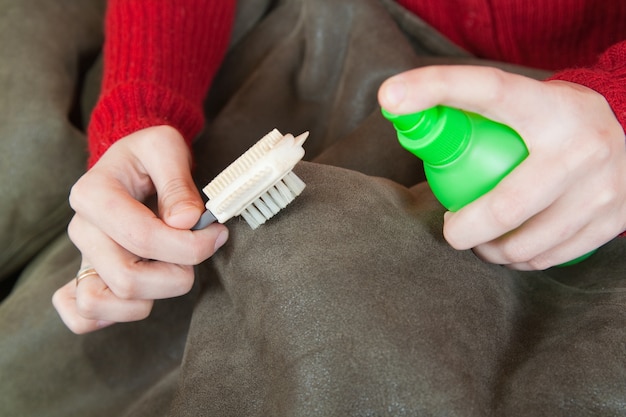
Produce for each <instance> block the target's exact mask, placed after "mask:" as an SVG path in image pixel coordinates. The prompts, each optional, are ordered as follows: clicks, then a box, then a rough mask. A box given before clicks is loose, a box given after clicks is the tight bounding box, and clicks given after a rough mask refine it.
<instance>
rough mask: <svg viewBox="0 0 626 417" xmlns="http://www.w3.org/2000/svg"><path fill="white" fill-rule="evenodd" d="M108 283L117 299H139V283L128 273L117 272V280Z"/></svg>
mask: <svg viewBox="0 0 626 417" xmlns="http://www.w3.org/2000/svg"><path fill="white" fill-rule="evenodd" d="M108 281H109V282H107V285H108V287H109V289H110V290H111V292H112V293H113V294H115V296H116V297H117V298H120V299H122V300H133V299H136V298H137V295H138V294H139V289H138V287H137V283H136V282H137V281H136V280H135V279H134V278H133V276H132V275H130V274H128V273H127V272H125V271H123V270H120V271H118V272H117V275H116V277H115V279H112V280H111V279H110V280H108Z"/></svg>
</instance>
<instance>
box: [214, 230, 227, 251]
mask: <svg viewBox="0 0 626 417" xmlns="http://www.w3.org/2000/svg"><path fill="white" fill-rule="evenodd" d="M227 240H228V232H222V233H220V234H219V235H218V236H217V239H216V240H215V250H216V251H217V250H218V249H219V248H221V247H222V246H224V243H226V241H227Z"/></svg>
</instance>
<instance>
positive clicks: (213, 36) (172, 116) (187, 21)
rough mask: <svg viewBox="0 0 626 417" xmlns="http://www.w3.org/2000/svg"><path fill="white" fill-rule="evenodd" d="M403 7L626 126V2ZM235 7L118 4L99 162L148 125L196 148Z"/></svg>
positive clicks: (125, 0) (437, 1)
mask: <svg viewBox="0 0 626 417" xmlns="http://www.w3.org/2000/svg"><path fill="white" fill-rule="evenodd" d="M398 2H399V3H400V4H401V5H403V6H404V7H406V8H407V9H409V10H411V11H413V12H415V13H416V14H417V15H419V16H420V17H422V18H423V19H424V20H426V21H427V22H428V23H430V24H431V25H432V26H433V27H435V28H437V29H438V30H439V31H441V32H442V33H443V34H445V35H446V36H447V37H449V38H450V39H451V40H452V41H453V42H455V43H457V44H458V45H459V46H461V47H463V48H465V49H467V50H468V51H470V52H471V53H473V54H475V55H476V56H478V57H482V58H487V59H492V60H499V61H505V62H511V63H516V64H522V65H528V66H533V67H537V68H546V69H551V70H560V72H558V73H557V74H556V75H555V76H554V77H553V78H557V79H562V80H568V81H574V82H577V83H579V84H583V85H586V86H588V87H590V88H592V89H594V90H596V91H598V92H600V93H601V94H603V95H604V96H605V97H606V98H607V100H608V101H609V103H610V104H611V106H612V108H613V110H614V112H615V114H616V115H617V117H618V119H619V121H620V122H621V124H622V126H624V127H625V130H626V42H625V41H624V40H626V2H625V1H623V0H603V1H602V5H601V6H600V5H599V4H598V1H597V0H549V1H540V0H506V1H504V0H501V1H500V2H498V0H398ZM235 3H236V2H235V0H219V1H215V0H151V1H145V2H144V1H134V0H109V2H108V10H107V15H106V20H105V33H106V38H105V45H104V59H105V66H104V79H103V84H102V93H101V96H100V99H99V101H98V103H97V105H96V108H95V109H94V111H93V113H92V117H91V121H90V124H89V128H88V137H89V149H90V152H91V158H90V160H89V164H90V165H93V164H94V163H95V162H96V161H97V160H98V158H100V156H101V155H102V154H103V153H104V152H105V151H106V150H107V149H108V147H109V146H111V144H113V143H114V142H115V141H116V140H118V139H120V138H122V137H124V136H126V135H128V134H130V133H132V132H134V131H136V130H139V129H141V128H145V127H149V126H154V125H159V124H168V125H171V126H173V127H175V128H177V129H178V130H179V131H180V132H181V133H182V135H183V136H184V137H185V139H186V140H187V141H188V142H189V143H190V142H191V140H192V139H193V137H194V136H195V135H197V133H198V132H199V130H200V129H201V127H202V124H203V122H204V119H203V116H202V100H203V99H204V96H205V94H206V92H207V90H208V88H209V86H210V83H211V81H212V78H213V76H214V74H215V72H216V71H217V68H218V67H219V65H220V63H221V61H222V59H223V56H224V54H225V51H226V48H227V46H228V40H229V33H230V29H231V26H232V21H233V17H234V11H235ZM611 45H614V46H613V47H612V48H610V49H609V50H608V51H607V52H605V53H604V54H602V53H603V51H605V50H606V49H607V48H608V47H609V46H611ZM601 54H602V55H601ZM598 58H599V60H598ZM567 68H569V69H567Z"/></svg>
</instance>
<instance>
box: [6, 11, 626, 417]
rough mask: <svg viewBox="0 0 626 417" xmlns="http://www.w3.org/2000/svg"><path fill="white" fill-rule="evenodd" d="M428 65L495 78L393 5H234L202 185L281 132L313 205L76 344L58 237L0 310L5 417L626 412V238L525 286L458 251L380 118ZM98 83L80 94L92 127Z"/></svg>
mask: <svg viewBox="0 0 626 417" xmlns="http://www.w3.org/2000/svg"><path fill="white" fill-rule="evenodd" d="M4 1H5V2H6V0H4ZM79 3H80V4H83V3H81V2H79ZM12 4H14V5H17V4H18V2H13V3H12ZM19 4H22V3H19ZM86 4H88V3H87V2H85V6H82V7H85V8H86V9H89V7H88V6H86ZM89 4H91V3H89ZM15 7H17V6H15ZM20 7H21V6H20ZM25 7H26V6H25ZM90 7H91V6H90ZM25 10H26V9H25ZM0 22H4V20H0ZM84 23H85V24H86V22H83V21H80V19H77V20H76V21H73V25H76V26H77V27H78V26H80V25H82V24H84ZM2 24H6V23H2ZM90 24H91V23H90ZM94 26H97V25H95V24H94ZM0 30H3V29H2V27H0ZM64 30H70V29H68V28H65V29H64ZM72 30H74V29H72ZM94 30H95V29H94ZM61 32H63V31H61ZM94 33H95V32H94ZM59 39H60V42H61V41H62V42H61V43H62V45H65V43H64V42H67V43H68V45H69V46H67V49H64V48H62V47H61V46H59V48H60V49H64V52H63V54H69V55H71V54H72V53H74V52H76V50H75V49H72V48H73V46H72V45H73V43H72V42H74V41H71V40H67V39H65V38H63V37H62V36H61V37H60V38H59ZM36 46H37V45H32V44H31V47H32V48H36ZM41 53H43V52H41ZM61 55H62V54H61ZM63 56H65V55H63ZM58 59H63V57H62V56H60V57H59V58H58ZM435 62H436V63H449V64H454V63H460V62H462V63H475V64H476V65H496V64H494V63H490V62H484V61H479V60H476V59H473V58H471V57H469V56H468V55H467V54H466V53H464V52H463V51H460V50H459V49H458V48H456V47H454V46H453V45H451V44H449V43H448V42H447V41H446V40H445V39H444V38H442V37H441V36H440V35H439V34H437V33H435V32H433V31H432V29H430V28H428V26H427V25H425V24H424V23H423V22H421V21H419V19H416V18H414V17H412V16H410V15H408V14H406V13H405V12H404V11H403V10H402V9H401V8H399V7H398V6H396V5H395V4H393V3H392V2H389V1H382V2H381V1H379V0H343V1H341V2H339V1H337V0H284V1H278V2H272V1H269V0H267V1H265V0H248V1H244V2H242V5H241V6H240V9H239V15H238V20H237V26H236V29H235V36H234V37H233V44H232V48H231V50H230V53H229V55H228V57H227V60H226V62H225V63H224V66H223V68H222V71H221V73H220V74H219V76H218V78H217V80H216V82H215V87H214V88H213V90H212V91H211V94H210V96H209V98H208V100H207V106H206V110H207V119H208V123H207V127H206V129H205V131H204V132H203V133H202V135H201V136H200V137H199V138H198V140H197V142H196V147H195V151H196V152H195V155H196V162H197V167H198V168H197V172H196V178H197V181H198V185H199V186H202V185H204V184H205V183H206V182H208V181H209V180H210V179H211V178H213V176H215V175H216V174H217V173H219V171H220V170H221V169H222V168H224V167H225V166H226V165H228V164H229V163H230V162H231V161H232V160H233V159H235V158H236V157H237V156H239V155H240V154H241V153H242V152H243V151H245V150H246V149H247V148H248V147H249V146H250V145H251V144H252V143H254V142H255V141H256V140H257V139H258V138H259V137H261V136H262V135H264V134H265V133H267V132H268V131H269V130H271V129H272V128H278V129H279V130H281V131H282V132H283V133H287V132H290V133H294V134H297V133H301V132H302V131H304V130H309V131H310V132H311V136H310V138H309V139H308V141H307V142H306V144H305V148H306V150H307V155H306V159H307V161H305V162H302V163H300V164H299V165H298V166H297V167H296V172H297V174H298V175H299V176H300V177H301V178H302V179H303V180H304V181H305V182H306V184H307V188H306V189H305V191H304V192H303V194H302V195H301V196H300V197H298V198H297V199H296V200H295V201H294V202H293V203H292V204H291V205H289V206H288V207H287V208H286V209H285V210H283V211H282V212H281V213H279V214H278V215H277V216H276V217H275V218H273V219H272V220H270V221H269V222H268V223H266V224H265V225H263V226H262V227H260V228H259V229H257V230H255V231H253V230H251V229H250V228H249V227H248V225H247V224H246V223H245V222H244V221H243V220H240V219H233V220H231V221H230V222H229V223H228V226H229V228H230V231H231V238H230V240H229V242H228V243H227V244H226V245H225V246H224V247H223V248H222V249H221V250H220V251H218V253H217V254H216V255H215V256H214V257H213V258H212V259H210V260H209V261H207V262H205V263H203V264H202V265H200V266H199V267H198V268H197V282H196V285H195V287H194V289H193V290H192V291H191V292H190V294H188V295H186V296H184V297H180V298H177V299H172V300H163V301H159V302H157V303H156V305H155V310H154V312H153V314H152V315H151V316H150V317H149V318H148V319H146V320H144V321H141V322H138V323H131V324H123V325H116V326H113V327H111V328H108V329H104V330H102V331H100V332H97V333H93V334H89V335H85V336H75V335H73V334H71V333H70V332H69V331H68V330H67V329H65V328H64V326H63V324H62V323H61V321H60V319H59V318H58V316H57V315H56V313H55V311H54V309H53V308H52V305H51V303H50V297H51V296H52V293H53V291H54V290H55V289H56V288H57V287H58V286H60V285H62V284H64V283H65V282H67V280H69V279H71V278H72V276H73V275H74V274H75V272H76V270H77V269H78V265H79V258H78V253H77V251H76V249H74V248H73V246H72V245H71V243H70V242H69V240H68V239H67V237H66V236H65V234H64V233H61V234H60V235H58V236H57V237H56V239H55V241H54V242H52V243H50V244H48V245H47V246H46V248H45V249H44V250H43V251H40V252H39V254H38V255H37V256H36V257H35V259H33V260H32V261H31V262H29V264H28V265H27V267H26V269H25V270H24V271H23V272H22V274H21V276H20V279H19V281H18V284H17V286H16V287H15V288H14V290H13V292H12V293H11V294H10V295H9V296H8V297H7V298H6V299H5V300H4V301H3V302H2V304H0V374H1V375H2V377H1V378H0V393H1V394H2V395H0V415H2V416H4V415H6V416H64V417H67V416H81V417H84V416H146V417H148V416H150V417H155V416H289V417H293V416H514V417H517V416H624V415H626V314H625V313H624V311H625V306H626V273H625V272H626V241H624V240H623V239H619V240H615V241H613V242H610V243H609V244H607V245H606V246H604V247H603V248H601V249H600V250H599V251H598V252H597V253H596V254H595V255H594V256H593V257H591V258H590V259H588V260H587V261H585V262H584V263H582V264H580V265H577V266H574V267H570V268H561V269H558V268H557V269H551V270H548V271H544V272H532V273H523V272H515V271H510V270H507V269H505V268H502V267H499V266H495V265H490V264H486V263H484V262H481V261H480V260H478V259H477V258H476V257H475V256H474V255H473V254H472V252H471V251H464V252H457V251H455V250H453V249H452V248H450V247H449V246H448V245H447V243H446V242H445V241H444V240H443V237H442V234H441V227H442V215H443V208H442V207H441V206H440V205H439V204H438V203H437V201H435V199H434V197H433V196H432V194H431V193H430V191H429V189H428V186H427V184H425V183H424V182H422V178H423V175H422V173H421V168H420V164H419V161H417V160H416V159H415V158H414V157H412V156H411V155H409V154H407V153H406V152H404V151H403V150H402V149H401V148H400V147H399V145H397V141H396V139H395V135H394V131H393V128H392V127H391V126H390V125H389V124H388V122H386V121H385V120H384V119H383V118H382V116H381V115H380V112H379V109H378V106H377V103H376V91H377V89H378V86H379V85H380V83H381V82H382V81H383V80H384V79H385V78H386V77H388V76H389V75H391V74H394V73H397V72H399V71H402V70H405V69H408V68H412V67H415V66H420V65H428V64H431V63H435ZM5 65H7V64H3V65H0V71H4V72H2V73H5V72H6V71H9V69H5ZM503 67H505V68H506V69H508V70H511V71H516V72H521V73H524V74H527V75H529V76H533V77H541V76H543V75H545V74H543V73H541V72H539V71H534V70H531V69H524V68H516V67H511V66H503ZM44 69H45V68H40V69H39V70H40V71H41V73H42V74H44V75H45V74H46V71H44ZM12 70H13V71H15V68H13V69H12ZM49 71H50V75H49V77H50V79H49V82H50V83H52V84H54V83H57V82H58V81H55V80H56V78H55V77H58V69H54V68H52V69H49ZM97 71H98V70H97V67H94V71H93V73H92V74H90V75H89V76H88V77H87V79H86V81H85V82H84V83H82V84H80V85H81V87H82V91H83V95H84V103H83V105H84V107H85V108H87V109H88V108H89V104H90V103H93V97H94V96H93V94H94V91H96V88H95V87H94V86H95V85H96V86H97V80H98V72H97ZM44 75H42V76H44ZM74 82H75V83H77V84H78V83H79V79H78V78H75V79H74ZM40 93H42V95H43V92H41V91H40ZM71 93H72V92H71V91H70V90H68V91H67V94H71ZM44 96H45V97H47V96H46V95H44ZM31 99H32V100H33V101H34V103H31ZM20 100H21V102H22V103H24V102H26V103H28V104H33V105H34V104H38V103H39V101H42V100H45V98H37V99H35V98H32V97H21V98H20ZM0 103H2V104H0V105H2V106H5V105H8V104H6V103H5V97H2V98H1V99H0ZM39 104H40V103H39ZM62 110H63V111H65V110H66V107H63V108H62ZM63 111H61V110H60V111H59V120H58V121H55V120H54V119H52V118H47V119H44V120H39V121H36V122H32V123H34V124H37V123H38V124H39V126H38V127H37V126H30V125H29V126H26V127H29V128H30V129H40V130H42V131H44V130H47V129H48V126H49V125H50V124H52V125H53V126H54V125H55V123H57V124H60V123H62V122H63V123H65V122H64V120H66V119H64V118H62V117H61V114H64V113H63ZM33 117H34V116H33ZM17 132H19V131H17ZM50 132H51V133H50V134H51V135H52V136H54V137H51V138H50V140H55V139H57V140H61V138H60V137H59V138H57V137H56V136H62V134H61V133H59V132H58V131H50ZM8 139H14V138H13V137H11V138H7V137H5V136H2V137H1V138H0V140H1V143H2V145H0V146H9V142H8ZM15 140H17V139H15ZM58 146H62V145H58ZM63 146H65V147H67V148H68V149H69V148H70V147H71V149H73V150H74V151H76V147H75V146H76V144H66V145H63ZM81 146H82V145H81V144H79V145H78V151H76V152H82V148H81ZM57 152H61V150H57ZM5 157H6V156H5ZM33 158H34V157H33ZM32 160H35V159H32ZM2 162H3V165H2V167H3V168H2V170H3V171H2V172H3V175H5V174H4V172H5V171H4V166H5V165H4V159H2ZM57 162H58V161H57ZM50 163H52V162H50ZM21 166H22V167H23V169H26V167H28V166H29V165H28V164H25V163H22V165H21ZM42 169H43V168H42ZM40 175H43V174H41V173H40ZM49 180H50V181H53V178H49ZM66 182H67V181H65V180H62V179H60V178H59V179H58V183H55V184H54V185H55V186H56V187H59V189H63V187H68V185H67V184H66ZM5 186H6V184H5ZM35 190H36V189H35ZM22 191H24V192H27V191H29V190H22ZM2 214H3V215H5V212H2ZM3 221H4V220H3ZM65 221H67V218H66V219H65ZM57 230H58V229H57Z"/></svg>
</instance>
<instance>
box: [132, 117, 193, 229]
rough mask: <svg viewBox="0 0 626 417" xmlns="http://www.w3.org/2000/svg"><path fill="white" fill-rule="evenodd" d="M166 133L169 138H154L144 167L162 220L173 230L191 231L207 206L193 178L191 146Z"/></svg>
mask: <svg viewBox="0 0 626 417" xmlns="http://www.w3.org/2000/svg"><path fill="white" fill-rule="evenodd" d="M172 130H173V129H172ZM159 133H162V132H159ZM167 133H169V137H167V136H168V135H159V136H160V137H158V139H156V138H154V136H153V137H152V141H151V143H150V145H151V146H150V147H149V150H148V149H145V148H144V150H145V151H146V152H148V153H149V154H150V155H151V156H147V157H146V158H144V166H145V168H146V169H147V170H148V175H149V176H150V178H151V179H152V182H153V184H154V187H155V189H156V193H157V198H158V210H159V217H160V218H161V219H162V220H163V221H164V222H165V224H167V225H168V226H170V227H174V228H176V229H191V227H192V226H193V225H195V224H196V222H197V221H198V219H199V218H200V216H201V215H202V213H203V212H204V203H203V202H202V197H200V193H199V192H198V189H197V188H196V185H195V183H194V181H193V178H192V176H191V152H190V150H189V147H188V146H187V144H186V143H185V142H184V140H182V137H179V135H178V132H171V131H170V132H167ZM172 136H174V137H172ZM155 142H156V143H155Z"/></svg>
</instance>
